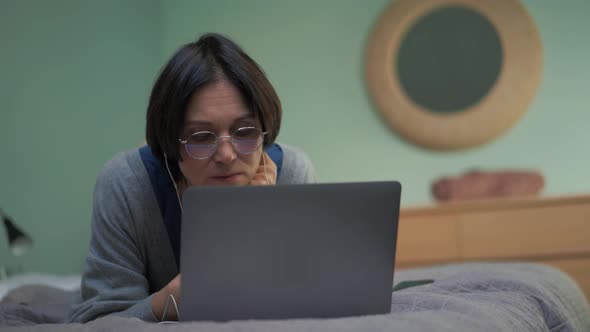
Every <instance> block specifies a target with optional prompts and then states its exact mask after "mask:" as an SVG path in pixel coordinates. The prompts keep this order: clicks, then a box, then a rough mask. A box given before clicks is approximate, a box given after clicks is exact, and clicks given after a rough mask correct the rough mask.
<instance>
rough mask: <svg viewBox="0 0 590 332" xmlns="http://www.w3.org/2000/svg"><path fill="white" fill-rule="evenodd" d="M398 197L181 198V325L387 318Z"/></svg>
mask: <svg viewBox="0 0 590 332" xmlns="http://www.w3.org/2000/svg"><path fill="white" fill-rule="evenodd" d="M400 195H401V186H400V184H399V183H398V182H370V183H341V184H308V185H283V186H248V187H193V188H190V189H188V190H186V191H185V193H184V197H183V206H184V212H183V215H182V235H181V259H180V271H181V275H182V277H181V278H182V286H181V301H180V302H181V303H180V308H179V310H180V319H181V320H182V321H193V320H199V321H203V320H207V321H229V320H242V319H285V318H327V317H344V316H359V315H371V314H383V313H388V312H390V310H391V291H392V284H393V267H394V259H395V244H396V238H397V224H398V217H399V204H400Z"/></svg>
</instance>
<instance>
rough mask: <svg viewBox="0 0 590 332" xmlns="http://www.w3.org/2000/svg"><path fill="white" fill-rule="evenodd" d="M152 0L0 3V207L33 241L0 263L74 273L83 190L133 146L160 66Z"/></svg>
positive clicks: (80, 246) (2, 249)
mask: <svg viewBox="0 0 590 332" xmlns="http://www.w3.org/2000/svg"><path fill="white" fill-rule="evenodd" d="M159 6H160V4H159V2H158V1H145V0H137V1H129V0H126V1H117V0H111V1H73V0H72V1H65V0H61V1H17V0H14V1H2V2H0V41H1V45H0V158H1V162H0V207H2V208H3V209H4V210H5V211H6V212H8V213H9V214H11V215H12V216H13V217H14V219H15V220H16V222H17V223H18V224H19V225H20V226H22V228H23V229H25V230H26V231H27V232H28V233H30V235H31V236H32V238H33V240H34V245H35V246H34V249H33V250H31V251H30V252H29V253H28V254H27V255H26V256H23V257H22V258H21V259H18V258H15V257H12V256H10V255H9V254H8V250H7V249H6V238H5V236H4V230H3V229H1V230H0V265H6V266H8V267H9V268H11V269H15V268H18V267H19V266H20V267H22V268H23V269H24V270H26V271H47V272H62V273H66V272H77V271H79V270H80V269H81V266H82V262H83V258H84V256H85V255H86V251H87V248H88V241H89V232H90V228H89V227H90V211H91V206H92V190H93V186H94V181H95V177H96V175H97V174H98V171H99V169H100V168H101V167H102V165H103V164H104V163H105V161H106V160H108V159H109V158H110V157H111V156H112V155H113V154H115V153H116V152H117V151H119V150H122V149H128V148H131V147H133V146H137V145H139V144H140V143H141V141H142V137H143V127H144V114H145V107H146V104H147V97H148V95H149V89H150V87H151V84H152V82H153V78H154V76H155V74H156V71H157V68H158V67H159V66H160V62H161V59H160V58H159V51H160V49H161V41H162V36H161V28H160V27H161V26H160V19H161V17H160V15H159V13H160V8H159Z"/></svg>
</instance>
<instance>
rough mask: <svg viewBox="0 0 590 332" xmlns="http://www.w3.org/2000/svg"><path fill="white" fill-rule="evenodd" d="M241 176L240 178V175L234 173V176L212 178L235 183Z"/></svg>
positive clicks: (226, 175) (224, 175)
mask: <svg viewBox="0 0 590 332" xmlns="http://www.w3.org/2000/svg"><path fill="white" fill-rule="evenodd" d="M239 176H240V173H232V174H223V175H216V176H212V177H211V178H213V179H215V180H217V181H223V182H233V181H235V180H237V179H238V177H239Z"/></svg>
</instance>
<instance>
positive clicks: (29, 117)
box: [0, 0, 590, 273]
mask: <svg viewBox="0 0 590 332" xmlns="http://www.w3.org/2000/svg"><path fill="white" fill-rule="evenodd" d="M82 3H83V4H82ZM388 3H389V1H388V0H372V1H360V0H323V1H311V0H302V1H295V2H294V1H274V0H249V1H237V0H234V1H228V0H200V1H188V0H186V1H180V0H179V1H158V0H151V1H149V2H146V1H139V0H137V1H121V2H119V1H114V0H113V1H108V2H104V1H103V2H96V3H93V2H90V1H83V2H80V1H74V0H71V1H65V0H62V1H53V2H51V4H49V2H43V1H28V2H27V1H20V2H17V1H16V0H15V1H2V2H0V37H1V39H0V40H1V41H2V45H0V100H1V101H2V103H1V104H0V105H1V106H0V107H1V109H0V148H1V150H0V156H1V158H2V163H1V164H0V206H1V207H3V208H4V209H5V210H7V211H8V212H10V213H11V214H12V215H13V216H14V217H15V218H16V220H17V221H18V223H19V224H20V225H21V226H22V227H23V228H25V229H26V230H27V231H29V232H30V233H31V235H32V236H33V238H34V240H35V249H34V250H32V251H31V252H30V253H29V254H28V255H27V256H25V257H23V258H22V259H17V258H14V257H10V256H9V255H8V253H7V250H4V249H1V248H5V247H6V243H5V238H4V237H3V236H2V235H0V265H2V264H6V265H8V266H9V267H14V266H17V265H22V266H23V267H24V268H25V269H26V270H29V271H47V272H59V273H72V272H78V271H79V270H80V268H81V266H82V262H83V257H84V256H85V254H86V250H87V245H88V239H89V223H90V209H91V194H92V186H93V184H94V178H95V176H96V174H97V172H98V170H99V169H100V167H101V166H102V165H103V164H104V162H106V161H107V160H108V159H109V158H110V157H111V156H112V155H113V154H114V153H115V152H116V151H120V150H125V149H129V148H131V147H134V146H137V145H138V144H139V143H140V142H141V139H142V137H143V126H144V112H145V106H146V103H147V97H148V94H149V89H150V88H151V84H152V83H153V80H154V78H155V75H156V73H157V71H158V70H159V68H160V66H161V65H162V64H163V63H164V61H165V60H166V59H167V58H168V57H169V56H170V55H171V54H172V52H173V51H174V50H175V49H176V48H177V47H178V46H179V45H180V44H182V43H185V42H188V41H191V40H193V39H194V38H196V37H197V36H198V35H199V34H201V33H203V32H207V31H217V32H222V33H225V34H228V35H229V36H230V37H232V38H234V39H235V40H236V41H238V43H239V44H241V45H242V46H243V47H244V48H245V49H246V50H247V51H248V52H249V53H250V54H251V55H252V56H253V57H254V58H255V59H256V60H257V61H258V62H259V63H260V64H261V66H262V67H263V68H264V69H265V70H266V72H267V74H268V76H269V77H270V79H271V81H272V83H273V84H274V85H275V87H276V88H277V90H278V93H279V96H280V97H281V98H282V102H283V106H284V122H283V127H282V129H281V134H280V141H282V142H285V143H291V144H295V145H298V146H301V147H303V148H304V149H305V150H306V151H307V152H308V154H309V155H310V156H311V158H312V160H313V161H314V163H315V165H316V168H317V171H318V173H319V176H320V179H321V180H322V181H323V182H339V181H362V180H384V179H397V180H399V181H401V182H402V184H403V186H404V189H403V199H402V202H403V203H404V205H406V206H407V205H417V204H425V203H429V202H431V197H430V189H429V188H430V183H431V182H432V181H433V180H434V179H435V178H437V177H439V176H442V175H454V174H457V173H459V172H461V171H463V170H464V169H467V168H474V167H482V168H490V169H494V168H503V167H523V168H537V169H540V170H541V171H543V173H544V174H545V176H546V180H547V186H546V191H545V193H546V194H548V195H559V194H573V193H582V192H588V191H589V189H590V180H589V178H590V177H589V176H588V174H587V173H588V170H590V153H589V152H590V149H589V148H588V147H587V145H586V142H588V141H590V110H588V108H589V105H590V102H588V91H589V89H588V87H587V82H586V80H587V78H588V77H590V67H589V66H588V65H587V59H590V44H588V43H586V42H585V40H586V39H587V38H586V35H587V33H588V31H590V21H588V20H587V19H586V14H585V13H588V12H589V11H590V2H589V1H584V0H578V1H574V0H569V1H559V2H556V1H552V0H527V1H524V4H525V6H526V7H527V9H528V10H529V12H530V14H531V15H532V17H533V18H534V19H535V21H536V23H537V25H538V26H539V29H540V32H541V37H542V42H543V47H544V68H543V78H542V82H541V86H540V88H539V92H538V94H537V96H536V98H535V100H534V102H533V103H532V105H531V108H530V111H529V112H528V113H527V114H526V115H525V117H524V118H523V119H522V120H521V121H520V122H519V123H518V124H517V125H516V126H515V127H514V128H513V129H512V130H511V131H509V132H508V133H507V134H505V135H503V136H502V137H500V138H499V139H497V140H495V141H494V142H492V143H490V144H487V145H485V146H482V147H479V148H475V149H471V150H467V151H459V152H452V153H441V152H432V151H428V150H424V149H421V148H418V147H415V146H413V145H410V144H408V143H406V142H405V141H403V140H402V139H400V138H399V137H398V136H397V135H395V134H394V133H393V132H392V131H391V130H390V129H389V128H388V127H387V126H385V125H384V122H383V121H382V120H381V118H380V116H379V115H378V113H377V111H376V110H375V108H374V107H373V105H372V103H371V100H370V99H369V97H368V96H367V93H366V90H365V86H364V82H363V72H362V66H363V57H364V48H365V46H366V41H367V35H368V33H369V31H370V29H371V27H372V25H373V23H374V21H375V20H376V18H377V17H378V15H379V12H380V11H381V10H382V9H383V8H385V7H386V6H387V4H388Z"/></svg>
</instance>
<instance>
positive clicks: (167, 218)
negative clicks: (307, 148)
mask: <svg viewBox="0 0 590 332" xmlns="http://www.w3.org/2000/svg"><path fill="white" fill-rule="evenodd" d="M139 153H140V155H141V160H142V161H143V164H144V165H145V169H146V170H147V173H148V175H149V177H150V182H151V184H152V188H153V189H154V194H155V196H156V200H157V201H158V205H159V206H160V211H161V213H162V219H163V220H164V224H165V226H166V229H167V230H168V238H169V239H170V244H171V245H172V251H173V252H174V258H176V264H177V266H178V267H179V268H180V221H181V213H180V206H179V205H178V199H177V197H176V193H175V191H174V185H173V184H172V180H171V179H170V176H169V175H168V171H167V170H166V166H165V165H164V164H162V163H161V162H160V161H159V160H158V159H157V158H156V157H155V156H154V155H153V154H152V150H151V149H150V147H149V146H148V145H145V146H143V147H141V148H140V149H139ZM266 153H267V154H268V156H269V157H270V159H272V161H273V162H274V163H275V165H276V166H277V179H278V178H279V176H280V175H281V168H282V167H283V149H281V147H280V146H279V145H278V144H272V145H270V146H269V147H267V148H266Z"/></svg>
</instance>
